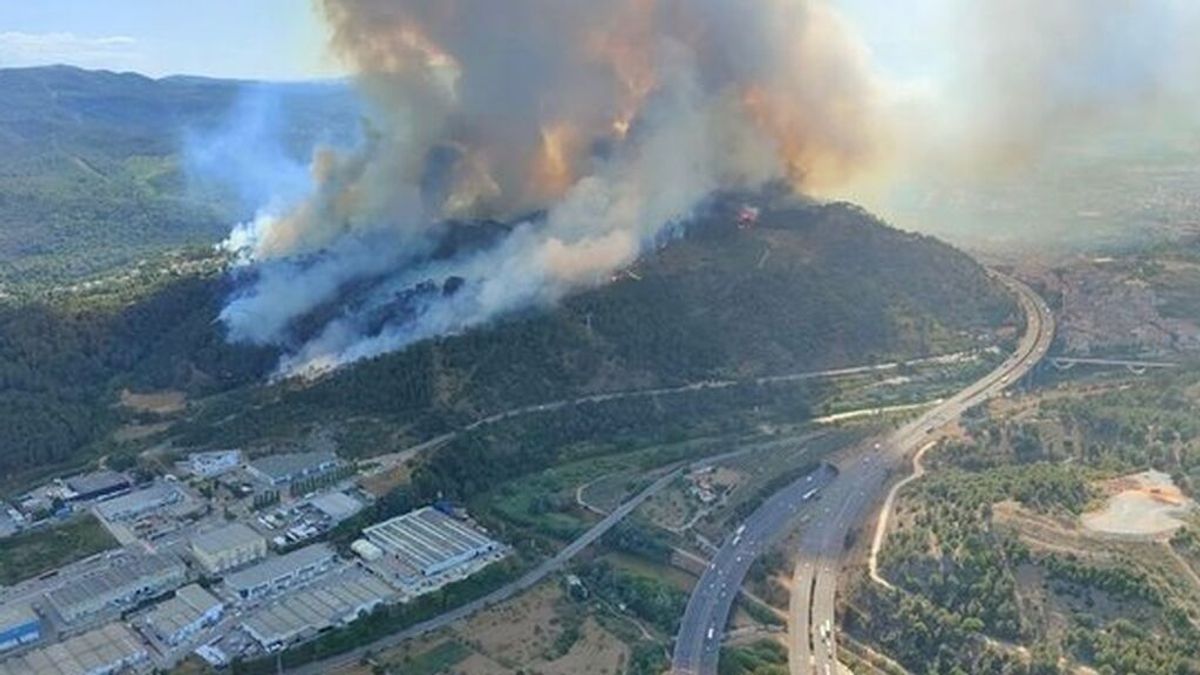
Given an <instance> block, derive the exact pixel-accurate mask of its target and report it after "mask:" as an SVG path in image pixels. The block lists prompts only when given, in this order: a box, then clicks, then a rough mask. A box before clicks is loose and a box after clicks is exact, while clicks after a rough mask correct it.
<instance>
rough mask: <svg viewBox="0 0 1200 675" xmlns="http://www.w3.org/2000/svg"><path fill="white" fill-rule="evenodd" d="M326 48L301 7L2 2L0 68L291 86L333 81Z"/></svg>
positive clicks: (262, 2)
mask: <svg viewBox="0 0 1200 675" xmlns="http://www.w3.org/2000/svg"><path fill="white" fill-rule="evenodd" d="M324 41H325V32H324V27H323V26H322V24H321V21H320V19H319V17H318V16H317V15H316V13H315V11H314V10H313V8H312V6H311V5H310V3H309V2H308V1H307V0H190V1H189V0H0V67H12V66H27V65H42V64H46V63H70V64H72V65H78V66H83V67H87V68H107V69H110V70H133V71H138V72H142V73H145V74H148V75H152V76H161V75H171V74H194V75H209V76H216V77H245V78H264V79H289V80H294V79H306V78H312V77H321V76H329V75H337V74H338V72H339V71H338V68H337V65H336V64H335V63H333V62H331V61H330V60H329V59H328V57H327V56H326V52H325V49H324Z"/></svg>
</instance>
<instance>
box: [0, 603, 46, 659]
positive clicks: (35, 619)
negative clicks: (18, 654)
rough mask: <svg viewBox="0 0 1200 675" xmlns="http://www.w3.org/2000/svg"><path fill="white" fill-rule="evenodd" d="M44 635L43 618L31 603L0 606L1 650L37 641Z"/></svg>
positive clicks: (4, 650)
mask: <svg viewBox="0 0 1200 675" xmlns="http://www.w3.org/2000/svg"><path fill="white" fill-rule="evenodd" d="M41 637H42V620H41V618H40V617H39V616H38V615H37V614H35V613H34V611H33V610H32V609H30V607H29V605H8V606H0V652H6V651H8V650H10V649H13V648H16V647H20V646H22V645H27V644H29V643H31V642H36V641H38V640H39V639H41Z"/></svg>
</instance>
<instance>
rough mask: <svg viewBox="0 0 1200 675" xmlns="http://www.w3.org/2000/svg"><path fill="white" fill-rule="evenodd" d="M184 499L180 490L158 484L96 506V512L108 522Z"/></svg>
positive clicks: (164, 484) (166, 484)
mask: <svg viewBox="0 0 1200 675" xmlns="http://www.w3.org/2000/svg"><path fill="white" fill-rule="evenodd" d="M181 499H183V493H181V492H180V491H179V488H178V487H176V486H174V485H171V484H169V483H158V484H156V485H151V486H150V487H148V488H144V489H142V490H138V491H136V492H130V493H129V494H127V495H124V496H121V497H116V498H115V499H110V500H108V501H106V502H101V503H99V504H97V505H96V511H97V512H98V513H99V514H100V515H101V516H103V517H104V518H106V519H108V520H113V519H118V518H120V517H121V516H122V515H124V514H126V513H141V512H144V511H149V510H151V509H154V508H157V507H158V506H159V505H161V504H164V503H169V502H176V501H179V500H181Z"/></svg>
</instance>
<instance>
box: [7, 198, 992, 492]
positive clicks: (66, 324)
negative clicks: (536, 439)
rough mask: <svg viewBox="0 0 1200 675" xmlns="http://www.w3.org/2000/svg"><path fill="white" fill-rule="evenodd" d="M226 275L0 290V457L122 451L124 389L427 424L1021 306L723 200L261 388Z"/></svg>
mask: <svg viewBox="0 0 1200 675" xmlns="http://www.w3.org/2000/svg"><path fill="white" fill-rule="evenodd" d="M731 208H736V206H734V207H731ZM231 291H232V289H231V288H230V287H229V282H228V281H227V280H226V279H225V278H224V277H223V276H221V275H220V274H215V273H209V274H207V275H200V276H195V275H193V276H187V277H184V278H181V279H178V280H176V281H171V282H167V283H165V284H164V285H163V286H162V287H161V288H160V290H158V291H156V292H154V293H152V294H150V295H148V296H143V297H140V298H139V299H136V300H134V301H129V300H128V299H123V298H122V299H119V301H118V302H112V301H108V302H103V303H91V302H88V301H87V300H86V299H79V298H74V297H72V296H68V297H67V298H66V299H63V300H59V301H56V302H55V303H53V304H49V305H46V304H35V303H25V304H14V305H9V306H7V307H5V306H0V404H2V405H0V471H3V472H6V473H9V474H10V475H11V474H13V473H14V472H20V471H25V470H29V469H30V468H32V467H41V468H45V467H52V466H54V465H56V464H61V463H64V462H71V461H75V460H78V459H79V458H80V457H86V456H91V457H94V456H97V455H99V454H111V453H113V452H120V451H121V449H122V448H121V446H120V444H119V443H114V442H113V441H111V439H110V433H111V432H112V430H113V429H115V428H116V427H117V426H118V425H119V424H121V423H122V419H121V418H122V417H123V416H124V417H125V418H126V420H125V421H128V417H129V415H128V414H124V415H122V414H120V413H119V412H118V410H117V409H116V407H115V406H114V403H115V401H116V397H117V392H118V391H119V390H120V389H121V388H124V387H128V388H131V389H134V390H143V391H150V390H155V389H164V388H171V389H178V390H182V391H185V392H187V393H188V395H189V398H190V399H191V401H192V405H191V407H190V409H189V411H188V413H187V414H185V415H184V416H183V419H181V420H179V421H178V422H177V423H176V425H175V427H174V428H173V429H171V430H168V431H167V432H165V433H166V434H167V435H170V436H174V437H175V440H176V441H177V442H178V443H180V444H182V445H193V444H194V445H204V444H213V443H220V444H239V445H240V444H255V443H258V442H263V441H270V440H280V439H287V438H297V437H300V436H303V435H305V434H307V433H308V432H310V431H312V430H313V428H314V426H317V425H328V426H331V427H333V428H334V429H338V428H344V427H345V425H346V424H349V422H348V421H351V420H353V421H358V422H364V423H369V424H372V425H375V428H385V429H392V430H398V429H407V430H409V438H417V437H421V436H422V435H424V434H426V433H436V432H437V431H438V430H441V429H445V428H448V427H450V426H452V425H455V424H460V423H462V422H463V421H466V420H471V419H475V418H477V417H479V416H482V415H485V414H489V413H492V412H495V411H499V410H504V409H507V408H510V407H513V406H518V405H522V404H527V403H531V402H542V401H548V400H553V399H557V398H561V397H567V396H574V395H578V394H582V393H591V392H601V391H619V390H627V389H633V388H641V387H652V386H663V385H672V384H679V383H685V382H691V381H696V380H703V379H708V378H716V377H721V378H724V377H751V376H755V375H766V374H777V373H785V372H795V371H802V370H809V369H816V368H825V367H835V366H841V365H847V364H859V363H863V362H867V361H873V360H879V359H885V358H890V357H893V356H895V357H915V356H920V355H923V354H927V353H935V352H940V351H944V350H947V349H957V348H961V347H963V346H965V345H974V344H977V342H976V340H975V337H976V336H977V335H978V334H979V333H980V332H981V331H984V330H986V329H988V328H990V327H994V326H996V325H997V324H999V323H1001V322H1003V321H1006V320H1011V319H1013V318H1014V312H1013V306H1012V303H1011V300H1010V298H1008V297H1007V296H1006V295H1005V294H1004V293H1003V292H1002V291H1001V290H1000V289H998V288H997V287H996V286H995V285H994V284H993V283H992V282H991V281H990V280H989V278H988V277H987V275H986V274H985V272H984V270H983V269H982V268H981V267H980V266H979V265H977V264H976V263H975V262H974V261H972V260H971V259H970V258H969V257H967V256H966V255H964V254H962V253H960V252H958V251H956V250H955V249H953V248H951V247H949V246H947V245H945V244H943V243H941V242H939V241H937V240H934V239H931V238H928V237H924V236H920V235H914V234H908V233H903V232H900V231H897V230H894V229H891V228H889V227H887V226H886V225H884V224H882V223H880V222H879V221H877V220H876V219H874V218H873V217H872V216H870V215H869V214H867V213H865V212H863V211H862V210H861V209H858V208H857V207H854V206H850V205H844V204H835V205H825V206H818V205H812V206H803V205H792V206H788V207H784V208H776V209H768V210H766V211H764V213H763V215H762V218H761V219H760V221H759V223H758V224H757V225H756V226H755V227H753V228H750V229H740V228H738V227H737V225H736V224H735V216H734V214H733V213H732V212H729V210H728V209H727V210H725V211H721V210H717V211H715V212H713V213H711V214H709V215H707V216H705V217H703V218H701V219H700V221H699V222H697V223H695V224H694V225H693V226H692V227H691V228H690V230H689V234H688V235H687V236H685V237H683V238H681V239H678V240H676V241H673V242H671V243H669V244H668V245H667V246H665V247H664V248H662V249H661V250H659V251H656V252H653V253H651V254H649V255H647V256H646V257H645V258H644V259H643V260H641V261H639V262H638V263H637V264H636V265H634V266H633V267H631V268H630V269H628V270H625V271H623V272H622V274H621V275H619V278H618V279H617V280H616V281H614V282H613V283H611V284H608V285H606V286H604V287H601V288H598V289H594V290H592V291H588V292H584V293H581V294H579V295H576V296H574V297H571V298H569V299H568V300H567V301H566V302H565V303H564V304H563V305H562V306H561V307H559V308H557V309H555V310H552V311H546V312H542V311H530V312H528V313H526V314H525V315H521V316H515V317H510V318H508V319H506V320H504V321H501V322H498V323H496V324H494V325H491V326H486V327H483V328H480V329H477V330H474V331H472V332H470V333H467V334H465V335H459V336H453V337H446V338H443V339H439V340H436V341H430V342H426V343H421V344H418V345H415V346H413V347H412V348H410V349H408V350H406V351H404V352H400V353H394V354H390V355H387V356H383V357H380V358H378V359H375V360H373V361H369V362H364V363H360V364H357V365H355V366H352V367H349V368H346V369H344V370H342V371H339V372H337V373H334V374H332V375H330V376H327V377H325V378H323V379H321V380H319V381H317V382H315V383H299V382H285V383H282V384H279V385H270V386H269V385H266V384H265V380H266V377H267V375H268V374H269V372H270V370H271V369H272V367H273V366H274V363H275V361H276V357H277V354H274V353H272V352H271V351H270V350H263V349H250V348H246V347H241V346H237V345H229V344H227V343H226V342H225V341H224V340H223V337H222V335H221V327H220V324H218V323H215V322H214V320H213V319H214V317H215V316H216V313H217V312H218V310H219V308H220V306H221V303H222V302H223V301H224V299H225V298H226V297H227V296H228V294H229V293H230V292H231ZM389 435H390V433H389ZM398 438H400V439H403V436H401V437H398ZM398 442H399V441H398ZM379 449H380V450H382V449H383V448H379Z"/></svg>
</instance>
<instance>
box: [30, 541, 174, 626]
mask: <svg viewBox="0 0 1200 675" xmlns="http://www.w3.org/2000/svg"><path fill="white" fill-rule="evenodd" d="M186 576H187V569H186V568H185V567H184V565H183V562H181V561H180V560H179V559H178V558H176V557H175V556H172V555H169V554H157V555H140V556H131V557H128V558H123V559H120V560H117V561H114V562H113V564H112V565H111V566H110V567H108V568H107V569H104V570H102V571H100V572H96V573H94V574H90V575H88V576H84V577H80V578H78V579H74V580H72V581H70V582H68V583H67V584H65V585H63V586H61V587H59V588H56V589H54V590H52V591H49V592H48V593H46V598H47V599H48V600H49V601H50V604H51V605H52V606H53V607H54V609H55V610H57V611H58V613H59V615H61V616H62V618H63V620H65V621H66V622H67V623H77V622H79V621H81V620H83V619H86V618H89V617H91V616H94V615H96V614H99V613H101V612H104V611H108V610H121V609H126V608H128V607H132V606H133V605H136V604H137V603H139V602H141V601H143V600H146V599H148V598H153V597H154V596H157V595H160V594H162V593H166V592H167V591H169V590H171V589H173V588H177V587H178V586H179V585H180V584H182V583H183V582H184V580H185V578H186Z"/></svg>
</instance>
